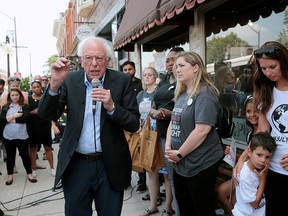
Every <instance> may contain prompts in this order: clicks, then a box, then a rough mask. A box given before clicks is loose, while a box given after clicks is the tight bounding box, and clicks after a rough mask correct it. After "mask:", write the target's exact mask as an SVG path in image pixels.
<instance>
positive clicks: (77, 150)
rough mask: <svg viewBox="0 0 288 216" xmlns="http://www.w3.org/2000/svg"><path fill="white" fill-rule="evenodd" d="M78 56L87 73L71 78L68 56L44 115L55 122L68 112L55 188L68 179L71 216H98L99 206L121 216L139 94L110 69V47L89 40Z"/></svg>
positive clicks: (45, 100)
mask: <svg viewBox="0 0 288 216" xmlns="http://www.w3.org/2000/svg"><path fill="white" fill-rule="evenodd" d="M77 54H78V56H79V57H80V61H81V64H82V67H83V68H84V71H78V72H77V73H69V69H70V62H69V60H68V56H66V57H61V58H60V59H58V60H57V61H56V62H55V63H53V64H52V65H51V79H50V83H49V85H48V88H47V89H46V91H45V93H44V96H43V97H42V100H41V101H40V104H39V109H38V114H39V115H40V117H41V118H43V119H50V120H52V119H57V118H59V117H60V116H61V114H62V113H63V111H64V108H65V106H67V124H66V128H65V133H64V135H63V138H62V142H61V148H60V151H59V155H58V164H57V169H56V170H57V171H56V177H55V185H56V184H57V183H58V182H59V181H60V179H62V185H63V191H64V198H65V215H66V216H73V215H75V216H78V215H85V216H87V215H92V214H93V212H92V203H93V201H94V203H95V208H96V211H97V215H99V216H105V215H109V216H119V215H121V211H122V205H123V196H124V189H125V188H127V187H128V186H129V185H130V181H131V169H132V163H131V157H130V152H129V147H128V144H127V141H126V139H125V135H124V130H126V131H129V132H136V131H137V130H138V129H139V118H140V114H139V111H138V105H137V101H136V97H135V92H134V91H133V86H132V82H131V79H130V78H129V77H128V76H126V75H125V74H123V73H122V72H119V71H115V70H112V69H108V64H109V61H110V60H111V58H113V48H112V46H111V43H110V42H109V41H107V40H105V39H103V38H99V37H89V38H86V39H84V40H83V41H81V42H80V43H79V44H78V53H77ZM55 114H56V115H55ZM111 204H112V206H111Z"/></svg>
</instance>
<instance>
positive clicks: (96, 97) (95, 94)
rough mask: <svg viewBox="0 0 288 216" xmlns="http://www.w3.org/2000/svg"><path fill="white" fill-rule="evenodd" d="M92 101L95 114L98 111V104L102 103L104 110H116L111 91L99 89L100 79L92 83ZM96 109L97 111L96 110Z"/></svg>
mask: <svg viewBox="0 0 288 216" xmlns="http://www.w3.org/2000/svg"><path fill="white" fill-rule="evenodd" d="M91 83H92V86H93V90H92V94H91V95H92V100H93V104H92V105H93V106H92V108H93V113H94V112H95V111H96V102H102V103H103V106H104V108H105V109H106V110H107V111H111V110H113V109H114V102H113V100H112V96H111V93H110V90H109V89H108V90H107V89H104V88H98V87H99V86H100V83H101V82H100V80H99V79H98V78H94V79H93V80H92V81H91ZM94 108H95V109H94Z"/></svg>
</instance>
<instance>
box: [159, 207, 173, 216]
mask: <svg viewBox="0 0 288 216" xmlns="http://www.w3.org/2000/svg"><path fill="white" fill-rule="evenodd" d="M174 214H175V211H174V210H172V211H170V212H169V211H166V210H165V209H163V210H162V212H161V216H171V215H174Z"/></svg>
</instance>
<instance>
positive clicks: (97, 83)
mask: <svg viewBox="0 0 288 216" xmlns="http://www.w3.org/2000/svg"><path fill="white" fill-rule="evenodd" d="M100 83H101V82H100V80H99V79H98V78H94V79H92V81H91V84H92V86H93V88H98V87H99V85H100ZM92 110H93V114H95V112H96V101H95V100H93V101H92Z"/></svg>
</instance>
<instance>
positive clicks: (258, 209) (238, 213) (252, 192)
mask: <svg viewBox="0 0 288 216" xmlns="http://www.w3.org/2000/svg"><path fill="white" fill-rule="evenodd" d="M275 150H276V143H275V140H274V139H273V138H272V137H271V135H270V134H269V133H266V132H259V133H256V134H254V135H253V136H252V139H251V142H250V145H249V146H248V148H247V153H248V156H249V160H248V161H246V162H244V164H243V167H242V169H241V171H240V175H239V185H237V186H236V200H237V201H236V203H235V205H234V208H233V210H232V214H233V216H248V215H251V216H252V215H253V216H264V215H265V212H266V211H265V209H266V207H265V205H266V204H265V197H264V189H265V185H266V176H267V173H268V167H269V163H270V158H271V156H272V154H273V153H274V151H275Z"/></svg>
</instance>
